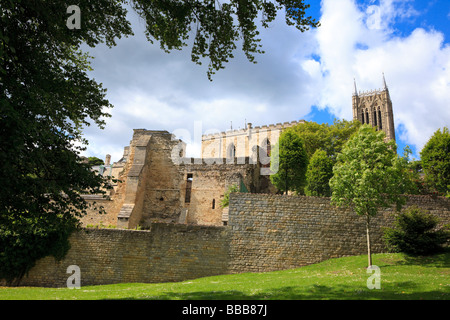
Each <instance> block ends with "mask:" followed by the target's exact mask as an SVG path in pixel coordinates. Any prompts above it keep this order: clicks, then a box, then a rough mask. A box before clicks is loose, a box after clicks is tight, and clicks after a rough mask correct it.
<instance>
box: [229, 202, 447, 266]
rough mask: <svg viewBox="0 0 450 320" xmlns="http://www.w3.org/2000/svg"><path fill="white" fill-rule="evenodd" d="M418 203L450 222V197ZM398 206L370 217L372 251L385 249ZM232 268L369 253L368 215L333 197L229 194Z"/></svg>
mask: <svg viewBox="0 0 450 320" xmlns="http://www.w3.org/2000/svg"><path fill="white" fill-rule="evenodd" d="M411 205H417V206H419V207H421V208H423V209H426V210H429V211H430V213H432V214H435V215H437V216H439V217H440V218H441V219H442V223H449V222H450V200H449V199H446V198H442V197H441V198H436V199H433V198H430V197H426V196H410V197H409V200H408V202H407V204H406V206H405V207H404V208H407V207H409V206H411ZM393 221H394V210H393V209H391V208H388V209H384V210H380V211H379V212H378V214H377V216H376V217H374V218H372V220H371V244H372V252H373V253H377V252H383V251H385V247H384V241H383V239H382V237H383V227H388V226H391V225H392V223H393ZM228 224H229V226H230V228H231V229H232V230H231V231H230V241H231V242H230V270H229V272H231V273H233V272H236V273H238V272H264V271H271V270H280V269H288V268H295V267H299V266H303V265H308V264H312V263H317V262H320V261H323V260H326V259H330V258H336V257H342V256H350V255H360V254H367V242H366V227H365V218H364V217H360V216H358V215H357V214H355V213H354V212H352V211H351V210H341V209H337V208H336V207H334V206H332V205H331V204H330V200H329V198H320V197H306V196H281V195H269V194H231V196H230V210H229V222H228Z"/></svg>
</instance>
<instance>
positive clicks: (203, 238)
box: [20, 223, 229, 287]
mask: <svg viewBox="0 0 450 320" xmlns="http://www.w3.org/2000/svg"><path fill="white" fill-rule="evenodd" d="M226 234H227V232H226V229H225V227H201V226H188V225H175V224H164V223H155V224H152V227H151V229H150V230H148V231H133V230H123V229H122V230H118V229H86V230H83V231H79V232H76V233H75V234H73V235H72V236H71V238H70V243H71V249H70V250H69V252H68V254H67V255H66V257H65V258H64V259H63V260H62V261H60V262H57V261H55V259H54V258H53V257H46V258H44V259H41V260H39V261H38V262H37V264H36V266H35V267H34V268H32V270H31V271H30V272H29V274H28V276H26V277H25V278H23V280H22V282H21V283H20V285H23V286H46V287H65V286H66V281H67V278H68V277H69V276H70V274H68V273H66V271H67V267H68V266H70V265H77V266H78V267H79V268H80V272H81V285H82V286H86V285H99V284H111V283H121V282H144V283H146V282H148V283H151V282H169V281H181V280H187V279H193V278H199V277H204V276H211V275H218V274H224V273H227V261H228V251H229V248H228V241H227V236H226Z"/></svg>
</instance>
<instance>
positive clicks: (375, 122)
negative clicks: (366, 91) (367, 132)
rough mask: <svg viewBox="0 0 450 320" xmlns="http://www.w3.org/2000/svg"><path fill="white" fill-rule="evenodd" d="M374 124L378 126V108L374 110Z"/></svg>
mask: <svg viewBox="0 0 450 320" xmlns="http://www.w3.org/2000/svg"><path fill="white" fill-rule="evenodd" d="M373 125H374V126H375V127H376V126H377V110H376V109H374V110H373Z"/></svg>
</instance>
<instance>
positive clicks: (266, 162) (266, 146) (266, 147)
mask: <svg viewBox="0 0 450 320" xmlns="http://www.w3.org/2000/svg"><path fill="white" fill-rule="evenodd" d="M261 151H262V154H261V153H260V157H261V156H262V157H264V158H263V159H260V161H261V162H262V167H263V168H270V153H271V151H272V146H271V145H270V141H269V139H267V138H266V139H264V141H263V143H262V150H261Z"/></svg>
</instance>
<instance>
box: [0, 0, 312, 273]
mask: <svg viewBox="0 0 450 320" xmlns="http://www.w3.org/2000/svg"><path fill="white" fill-rule="evenodd" d="M69 4H72V3H69ZM69 4H68V3H67V2H65V1H59V0H48V1H38V0H33V1H29V0H3V1H2V2H1V6H0V137H1V138H0V139H1V140H0V169H1V172H2V175H1V176H0V186H1V190H0V226H1V228H0V242H1V243H0V245H1V246H0V261H2V262H3V263H1V264H0V276H2V277H6V278H8V279H9V280H12V279H14V278H20V277H21V276H22V275H23V274H24V273H25V272H26V271H27V270H28V269H29V268H30V267H31V266H32V265H33V263H34V261H35V259H37V258H39V257H41V256H43V255H45V254H46V253H47V254H55V256H61V252H63V251H64V250H62V251H60V250H59V249H56V248H60V249H61V248H63V249H65V250H67V248H68V240H67V239H68V235H69V234H70V232H71V231H72V230H73V229H75V228H76V227H77V219H73V218H74V217H80V216H82V215H83V214H85V213H86V210H87V209H88V204H87V202H86V201H84V199H83V197H82V194H83V193H102V192H104V191H103V190H104V187H106V186H107V181H105V180H104V179H103V178H102V177H101V176H98V175H96V174H95V173H94V172H93V171H91V168H90V166H89V164H86V163H84V162H83V161H82V159H81V157H80V153H81V152H82V151H83V150H85V146H86V145H87V141H86V139H85V138H84V137H83V134H82V130H83V128H84V127H86V126H89V125H91V124H95V125H97V126H99V127H100V128H103V127H104V125H105V118H106V117H109V116H110V115H109V113H108V109H109V108H111V107H112V105H111V104H110V103H109V101H108V100H107V99H106V89H104V88H103V87H102V85H101V84H100V83H97V82H96V81H95V80H93V79H90V78H89V77H88V74H87V72H88V71H89V70H91V67H90V57H89V55H88V54H86V53H85V52H83V51H82V50H81V49H80V48H81V45H84V44H85V45H87V46H88V47H95V46H96V45H97V44H99V43H106V45H107V46H108V47H112V46H114V45H115V44H116V42H115V41H116V39H118V38H121V37H123V36H130V35H132V34H133V32H132V29H131V25H130V22H129V21H128V20H127V19H126V15H127V9H126V5H128V4H130V5H131V7H132V8H134V10H135V11H136V12H137V13H138V14H139V15H140V16H141V17H143V18H144V20H145V21H146V34H147V37H148V39H149V40H151V41H153V40H156V41H158V42H159V43H160V45H161V47H162V48H163V49H165V50H167V51H170V50H172V49H181V48H182V47H183V46H185V45H186V43H187V42H186V41H187V40H188V38H189V37H190V31H191V29H192V30H195V32H194V33H195V36H194V38H195V39H194V45H193V49H192V60H193V61H194V62H197V63H199V62H200V59H201V58H209V59H210V63H209V70H208V76H210V75H211V74H212V73H213V71H214V70H219V69H221V68H223V67H224V63H226V62H227V61H228V59H230V58H232V56H233V54H232V52H233V50H234V49H235V48H236V43H237V42H238V41H239V40H240V39H241V38H242V39H243V51H244V52H245V53H246V55H247V57H248V58H249V60H251V61H253V56H254V54H255V53H259V52H261V51H260V49H259V48H260V45H259V39H258V38H257V36H258V31H257V28H256V24H255V22H254V20H255V19H256V17H257V16H258V15H259V14H262V26H263V27H267V26H268V25H269V23H270V22H272V21H273V20H274V18H275V16H276V15H277V13H278V11H280V10H281V9H282V8H284V9H285V12H286V22H287V23H288V24H292V25H295V26H296V27H297V28H298V29H299V30H300V31H304V30H306V29H307V28H309V27H315V26H317V25H318V24H317V22H315V21H314V20H313V19H311V18H305V10H306V9H307V7H308V6H307V5H305V4H304V2H303V1H302V0H290V1H284V0H283V1H282V0H279V1H264V2H262V1H258V0H255V1H234V0H233V1H230V2H226V3H220V2H219V1H212V0H205V1H197V0H190V1H177V0H155V1H146V0H95V1H94V0H78V1H76V3H74V4H76V5H77V6H78V7H79V8H80V11H81V16H80V18H81V19H80V20H81V21H80V22H81V23H80V28H75V29H70V28H68V27H67V24H66V22H67V19H68V18H69V15H68V13H67V9H68V6H69ZM100 212H101V209H100ZM55 240H57V241H55ZM6 261H8V263H6Z"/></svg>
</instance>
